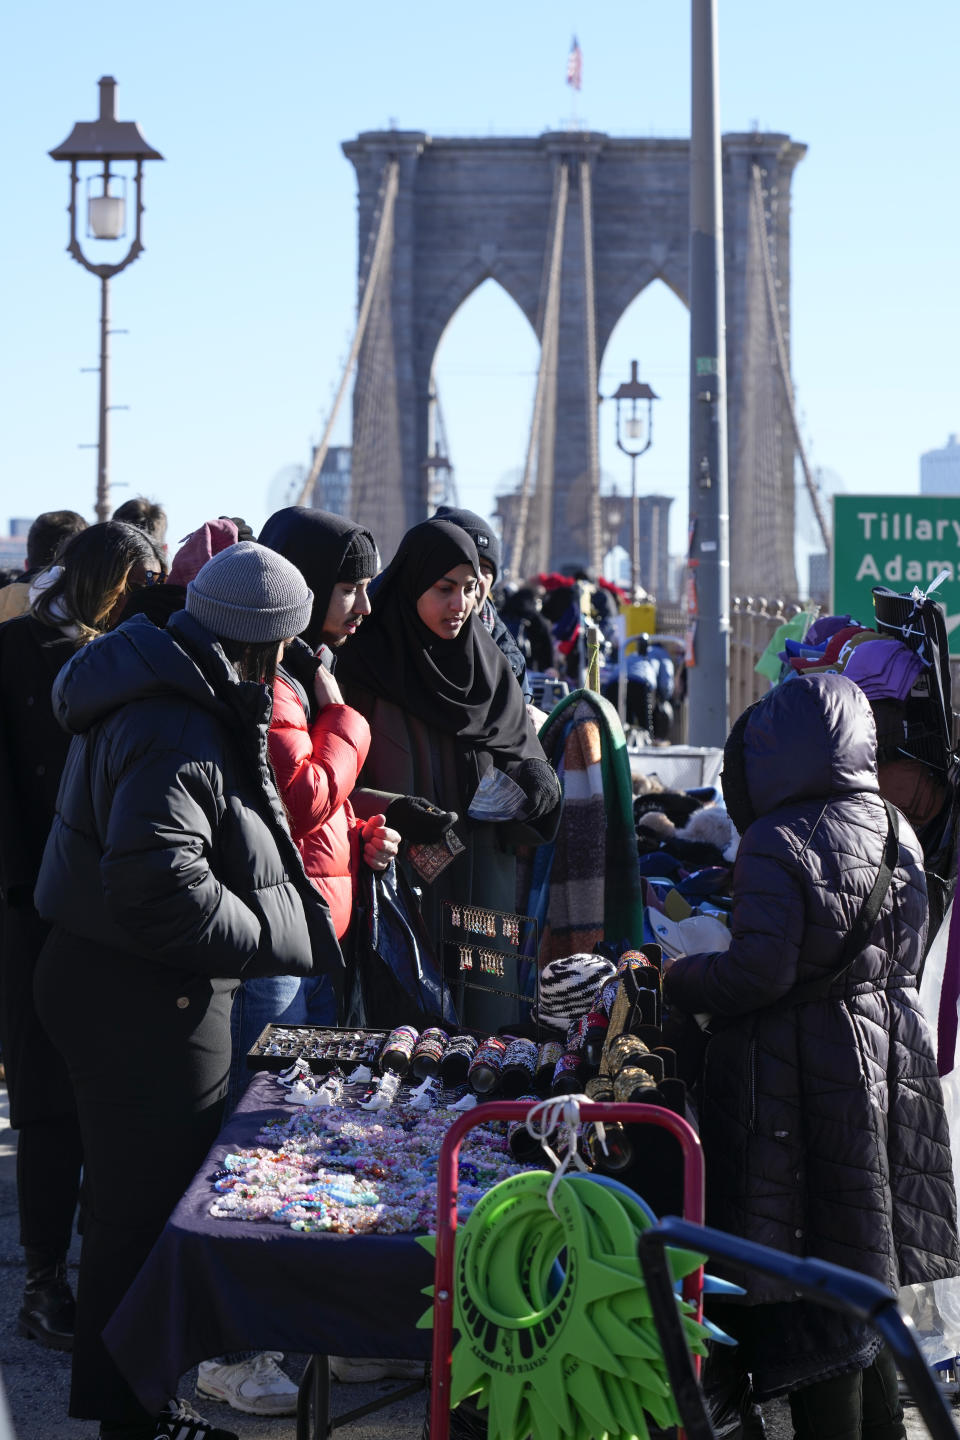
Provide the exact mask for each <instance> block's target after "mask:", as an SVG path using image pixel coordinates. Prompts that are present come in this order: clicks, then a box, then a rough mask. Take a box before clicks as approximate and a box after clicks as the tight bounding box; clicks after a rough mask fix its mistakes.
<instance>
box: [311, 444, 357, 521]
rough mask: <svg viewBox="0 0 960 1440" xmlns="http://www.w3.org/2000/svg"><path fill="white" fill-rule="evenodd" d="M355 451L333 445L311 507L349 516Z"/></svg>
mask: <svg viewBox="0 0 960 1440" xmlns="http://www.w3.org/2000/svg"><path fill="white" fill-rule="evenodd" d="M352 460H353V450H352V449H351V447H350V446H349V445H331V446H330V449H329V450H328V451H327V453H326V455H325V456H324V461H323V468H322V469H321V471H320V474H319V475H318V476H317V480H316V484H315V485H314V487H313V497H312V499H311V502H310V503H311V505H312V506H313V508H314V509H315V510H329V511H330V512H331V513H332V514H334V515H348V514H349V505H350V477H351V473H352Z"/></svg>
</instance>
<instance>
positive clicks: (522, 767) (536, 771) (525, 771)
mask: <svg viewBox="0 0 960 1440" xmlns="http://www.w3.org/2000/svg"><path fill="white" fill-rule="evenodd" d="M510 779H511V780H512V781H513V782H514V784H516V785H519V786H520V789H521V790H522V791H523V793H524V795H526V797H527V800H528V801H529V802H530V808H529V810H528V811H527V813H526V815H525V816H524V817H523V818H524V819H525V820H539V819H540V818H541V817H542V816H544V815H549V814H550V811H551V810H553V809H554V808H555V807H556V806H557V805H558V804H559V802H560V781H559V780H558V779H557V772H556V771H555V770H554V768H553V766H552V765H551V764H550V763H549V762H548V761H546V760H521V761H520V764H519V765H518V766H517V767H516V769H514V770H512V771H511V772H510Z"/></svg>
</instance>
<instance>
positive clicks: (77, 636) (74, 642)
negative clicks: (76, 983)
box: [0, 512, 157, 1350]
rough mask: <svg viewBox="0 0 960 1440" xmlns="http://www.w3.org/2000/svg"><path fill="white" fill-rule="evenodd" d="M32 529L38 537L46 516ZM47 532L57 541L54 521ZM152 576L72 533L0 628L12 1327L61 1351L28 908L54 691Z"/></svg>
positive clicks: (57, 1213) (58, 1113)
mask: <svg viewBox="0 0 960 1440" xmlns="http://www.w3.org/2000/svg"><path fill="white" fill-rule="evenodd" d="M57 513H58V514H60V513H66V514H68V515H72V513H73V512H57ZM40 519H41V520H42V521H44V526H43V527H41V530H40V532H39V533H40V534H43V533H45V531H46V520H47V517H44V516H41V517H40ZM74 519H75V520H78V521H79V520H80V517H79V516H75V517H74ZM39 523H40V522H39V521H38V522H35V526H34V529H36V526H37V525H38V524H39ZM50 528H51V530H53V531H57V530H60V531H61V533H62V527H61V525H60V522H56V523H53V524H51V526H50ZM33 533H34V531H33V530H32V531H31V534H33ZM151 566H153V567H154V568H156V566H157V560H156V556H155V553H154V550H153V546H152V545H151V544H150V542H149V541H148V539H147V537H146V536H145V535H143V534H142V533H141V532H140V531H139V530H134V529H133V528H132V527H131V526H129V525H121V524H117V523H115V522H113V521H108V522H107V523H106V524H102V525H92V526H90V527H89V528H87V527H86V525H85V523H84V522H82V521H81V522H80V528H79V529H78V531H77V532H76V533H74V535H73V538H72V539H70V540H68V541H67V543H66V545H65V546H64V547H63V550H62V552H61V557H60V562H59V564H58V565H56V566H55V567H53V569H49V570H46V571H45V572H43V573H42V574H41V575H39V576H38V577H37V578H36V579H35V581H34V584H33V586H32V588H31V593H32V596H33V608H32V611H31V613H29V614H27V615H23V616H21V617H19V618H18V619H15V620H10V621H9V622H8V623H7V624H5V625H0V927H2V929H0V1042H2V1046H3V1059H4V1065H5V1068H6V1076H7V1090H8V1094H9V1099H10V1123H11V1125H12V1127H13V1128H14V1130H16V1131H17V1132H18V1138H17V1203H18V1206H19V1210H20V1243H21V1245H22V1246H23V1247H24V1256H25V1259H26V1266H27V1282H26V1289H25V1291H24V1296H23V1303H22V1305H21V1308H20V1315H19V1328H20V1332H21V1334H23V1335H28V1336H30V1337H31V1338H33V1339H35V1340H39V1341H40V1342H41V1343H42V1344H44V1345H49V1346H52V1347H53V1348H55V1349H58V1350H69V1349H70V1346H71V1345H72V1343H73V1322H74V1303H73V1296H72V1294H71V1292H70V1287H69V1285H68V1284H67V1278H66V1259H67V1250H68V1248H69V1245H70V1238H71V1235H72V1232H73V1218H74V1212H75V1210H76V1206H77V1194H78V1190H79V1184H80V1167H81V1159H82V1156H81V1146H80V1130H79V1126H78V1124H77V1115H76V1107H75V1105H74V1101H73V1091H72V1089H71V1086H70V1081H69V1079H68V1076H67V1071H66V1068H65V1066H64V1063H63V1060H62V1058H61V1056H60V1054H59V1052H58V1051H57V1050H55V1049H54V1047H53V1046H52V1045H51V1043H50V1041H49V1039H48V1038H47V1034H46V1031H45V1030H44V1029H43V1027H42V1026H41V1024H40V1022H39V1020H38V1019H37V1013H36V1009H35V1006H34V1000H33V978H34V970H35V967H36V962H37V957H38V956H39V954H40V950H41V949H42V947H43V943H44V941H45V940H46V937H47V934H48V931H49V926H47V925H46V924H45V923H44V922H43V921H42V920H41V919H40V917H39V916H38V914H37V912H36V910H35V908H34V904H33V889H34V886H35V884H36V881H37V875H38V872H39V869H40V861H41V859H42V856H43V847H44V845H45V844H46V840H47V834H48V832H49V829H50V824H51V821H52V820H53V815H54V809H55V805H56V798H57V790H58V787H59V784H60V775H61V772H62V770H63V766H64V762H65V761H66V757H67V750H68V747H69V745H70V736H69V735H68V734H67V733H66V731H65V730H62V729H61V728H60V726H59V725H58V724H57V721H56V719H55V718H54V714H53V708H52V704H51V698H50V692H51V688H52V686H53V682H54V680H55V679H56V676H57V674H58V672H59V670H60V669H61V667H62V666H63V665H64V664H66V662H67V661H68V660H69V659H70V657H71V656H72V655H73V654H74V652H75V651H76V650H77V649H78V648H80V647H81V646H83V645H85V644H86V643H87V642H88V641H89V640H91V639H93V638H94V637H95V636H96V635H99V634H102V633H103V632H104V631H105V630H107V629H109V627H110V625H111V624H112V623H113V620H114V617H115V616H116V614H117V612H118V608H119V607H121V606H122V605H123V603H124V599H125V597H126V595H127V594H128V593H129V591H130V589H131V588H132V587H133V586H135V585H137V584H142V583H143V582H144V580H145V578H146V577H147V575H149V574H150V573H151V572H150V567H151Z"/></svg>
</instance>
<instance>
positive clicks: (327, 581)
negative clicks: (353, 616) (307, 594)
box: [259, 505, 376, 650]
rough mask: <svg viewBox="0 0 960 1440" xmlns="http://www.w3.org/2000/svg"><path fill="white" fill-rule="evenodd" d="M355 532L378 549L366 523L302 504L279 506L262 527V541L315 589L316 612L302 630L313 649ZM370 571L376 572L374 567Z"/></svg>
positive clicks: (318, 640) (314, 602)
mask: <svg viewBox="0 0 960 1440" xmlns="http://www.w3.org/2000/svg"><path fill="white" fill-rule="evenodd" d="M356 535H364V536H366V538H367V540H368V541H369V542H370V548H371V550H374V551H375V549H376V546H375V544H374V539H373V536H372V535H371V534H370V531H369V530H367V529H366V528H365V527H364V526H363V525H358V524H357V523H356V522H355V521H354V520H345V519H344V517H343V516H342V515H334V514H332V513H331V512H330V511H328V510H309V509H307V508H306V506H303V505H288V506H287V507H286V509H285V510H277V511H276V512H275V514H273V515H271V516H270V519H269V520H268V521H267V523H266V524H265V525H264V527H263V529H262V530H261V531H260V541H259V543H260V544H261V545H266V546H267V547H268V548H269V549H270V550H276V551H277V553H278V554H279V555H282V556H284V558H285V559H287V560H289V561H290V563H291V565H296V567H297V569H298V570H299V571H300V574H301V575H302V576H303V578H304V580H306V582H307V584H308V585H309V586H310V589H311V590H312V591H313V614H312V615H311V617H310V624H309V625H308V626H307V628H306V630H303V631H302V632H301V636H302V638H303V639H304V640H305V641H306V642H307V644H308V645H309V646H310V649H311V650H316V649H317V647H318V645H319V644H320V641H321V639H322V631H323V622H324V620H325V619H326V618H327V610H328V609H329V607H330V596H331V595H332V594H333V587H334V585H335V584H336V583H337V576H338V575H339V573H340V567H341V566H342V564H343V561H344V558H345V557H346V553H347V551H348V550H349V549H350V546H351V544H352V542H353V539H354V537H355V536H356ZM370 573H371V575H373V573H374V570H373V569H371V572H370Z"/></svg>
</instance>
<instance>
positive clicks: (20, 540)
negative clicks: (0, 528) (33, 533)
mask: <svg viewBox="0 0 960 1440" xmlns="http://www.w3.org/2000/svg"><path fill="white" fill-rule="evenodd" d="M32 524H33V520H23V519H19V518H18V519H15V520H11V521H10V534H9V535H0V569H3V570H22V569H23V562H24V561H25V560H26V558H27V532H28V531H29V529H30V526H31V525H32Z"/></svg>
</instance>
